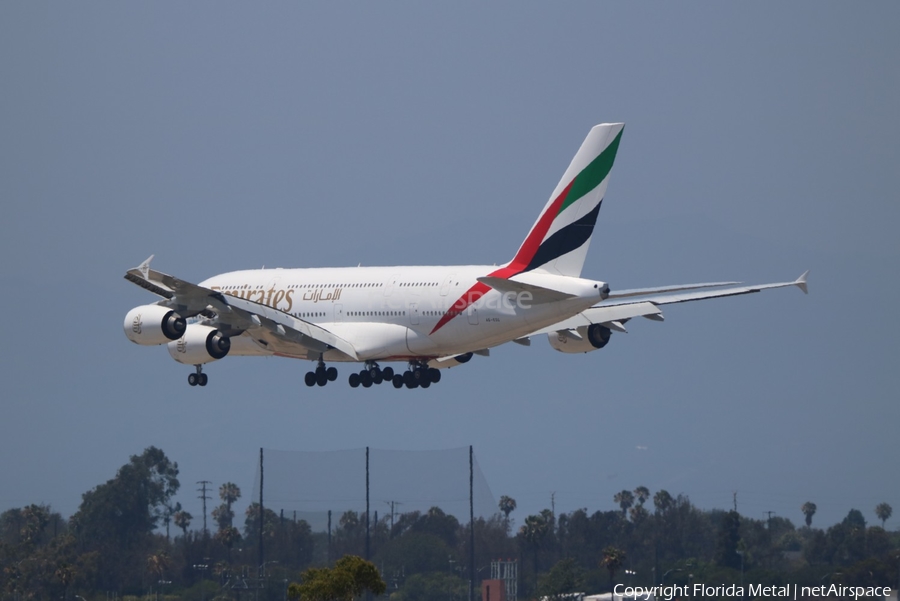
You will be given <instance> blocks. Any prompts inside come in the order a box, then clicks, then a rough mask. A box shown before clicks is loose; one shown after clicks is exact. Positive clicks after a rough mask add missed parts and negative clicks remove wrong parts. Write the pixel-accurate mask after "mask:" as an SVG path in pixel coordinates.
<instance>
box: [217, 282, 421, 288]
mask: <svg viewBox="0 0 900 601" xmlns="http://www.w3.org/2000/svg"><path fill="white" fill-rule="evenodd" d="M437 285H438V283H437V282H404V283H401V284H400V287H401V288H406V287H415V286H431V287H434V286H437ZM247 288H252V289H254V290H262V289H264V288H265V286H251V285H250V284H238V285H233V286H222V290H246V289H247ZM301 288H308V289H313V288H384V284H379V283H377V282H369V283H358V284H294V285H293V286H288V287H287V289H288V290H296V289H301Z"/></svg>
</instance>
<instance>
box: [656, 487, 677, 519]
mask: <svg viewBox="0 0 900 601" xmlns="http://www.w3.org/2000/svg"><path fill="white" fill-rule="evenodd" d="M672 503H674V499H672V495H670V494H669V491H667V490H659V491H657V493H656V494H655V495H653V506H654V507H655V508H656V513H666V512H667V511H669V509H670V508H671V507H672Z"/></svg>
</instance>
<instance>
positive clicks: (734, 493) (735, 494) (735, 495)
mask: <svg viewBox="0 0 900 601" xmlns="http://www.w3.org/2000/svg"><path fill="white" fill-rule="evenodd" d="M731 496H732V498H733V499H734V512H735V513H737V491H734V492H733V493H731Z"/></svg>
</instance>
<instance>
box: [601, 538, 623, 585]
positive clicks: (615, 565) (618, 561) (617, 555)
mask: <svg viewBox="0 0 900 601" xmlns="http://www.w3.org/2000/svg"><path fill="white" fill-rule="evenodd" d="M625 559H626V556H625V551H623V550H622V549H618V548H616V547H612V546H610V547H606V548H605V549H603V557H602V558H601V559H600V565H601V566H603V567H605V568H606V569H607V570H608V571H609V590H611V591H613V590H615V588H616V587H615V582H614V581H615V578H616V572H618V571H619V570H620V569H621V568H622V566H623V565H625Z"/></svg>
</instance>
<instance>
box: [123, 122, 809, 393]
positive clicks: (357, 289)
mask: <svg viewBox="0 0 900 601" xmlns="http://www.w3.org/2000/svg"><path fill="white" fill-rule="evenodd" d="M623 128H624V124H623V123H605V124H601V125H597V126H595V127H593V128H592V129H591V131H590V133H589V134H588V136H587V138H586V139H585V140H584V142H583V143H582V145H581V148H580V149H579V150H578V153H577V154H576V155H575V158H574V159H572V162H571V164H570V165H569V168H568V169H567V170H566V172H565V174H564V175H563V177H562V179H561V180H560V182H559V184H557V186H556V189H555V190H554V191H553V194H552V195H551V196H550V200H549V201H548V202H547V204H546V206H545V207H544V210H543V211H541V214H540V216H539V217H538V219H537V221H536V222H535V224H534V225H533V226H532V228H531V230H530V231H529V232H528V236H527V237H526V238H525V241H524V242H522V245H521V246H520V247H519V250H518V251H517V252H516V254H515V256H514V257H513V259H512V260H511V261H509V262H508V263H506V264H504V265H502V266H500V267H497V266H486V265H459V266H432V267H422V266H413V267H348V268H337V269H335V268H322V269H280V268H279V269H258V270H248V271H234V272H230V273H224V274H222V275H217V276H214V277H212V278H210V279H208V280H206V281H204V282H201V283H200V284H199V285H197V284H191V283H189V282H186V281H184V280H180V279H178V278H176V277H173V276H170V275H166V274H164V273H160V272H158V271H155V270H153V269H150V261H151V259H153V257H152V256H151V257H150V258H148V259H147V260H146V261H144V262H143V263H141V265H140V266H139V267H136V268H134V269H131V270H129V271H128V272H127V274H126V275H125V278H126V279H127V280H129V281H131V282H134V283H135V284H137V285H138V286H141V287H142V288H146V289H147V290H149V291H150V292H153V293H155V294H157V295H159V296H161V297H162V300H160V301H158V302H156V303H155V304H150V305H143V306H140V307H136V308H134V309H132V310H131V311H129V312H128V314H127V315H126V316H125V324H124V328H125V335H126V336H127V337H128V339H129V340H131V341H132V342H135V343H137V344H141V345H161V344H166V345H167V346H168V349H169V354H170V355H171V356H172V358H173V359H175V360H176V361H178V362H179V363H184V364H186V365H193V366H195V368H196V370H195V372H194V373H191V374H190V376H189V377H188V382H189V383H190V385H191V386H196V385H200V386H206V384H207V374H205V373H203V368H202V366H203V365H204V364H206V363H209V362H211V361H216V360H219V359H222V358H224V357H225V356H226V355H232V356H237V355H241V356H246V355H255V356H270V355H276V356H280V357H290V358H294V359H306V360H310V361H316V362H317V367H316V368H315V369H314V370H313V371H310V372H308V373H307V374H306V379H305V381H306V384H307V385H308V386H315V385H318V386H325V385H326V384H327V383H328V382H332V381H334V380H335V379H337V375H338V374H337V369H336V368H335V367H326V362H357V363H363V365H364V367H363V368H362V370H360V371H359V372H358V373H357V372H354V373H351V374H350V378H349V381H350V386H352V387H354V388H356V387H358V386H359V385H360V384H361V385H362V386H364V387H366V388H368V387H370V386H372V384H380V383H382V382H383V381H390V382H391V383H392V384H393V385H394V387H395V388H402V387H403V386H406V387H407V388H416V387H422V388H428V387H429V386H430V385H431V384H434V383H437V382H439V381H440V379H441V371H440V369H441V368H446V367H453V366H456V365H459V364H462V363H466V362H467V361H469V360H470V359H471V358H472V356H473V355H485V356H486V355H488V349H490V348H492V347H495V346H498V345H500V344H504V343H507V342H517V343H520V344H525V345H528V344H530V338H531V337H534V336H539V335H547V337H548V339H549V341H550V345H551V346H552V347H553V348H554V349H556V350H558V351H561V352H564V353H586V352H589V351H594V350H597V349H601V348H603V347H605V346H606V344H607V343H608V342H609V339H610V336H611V334H612V332H613V331H617V332H625V331H626V330H625V327H624V324H625V323H626V322H627V321H628V320H629V319H632V318H634V317H645V318H648V319H651V320H656V321H662V320H663V315H662V311H661V309H660V307H661V306H662V305H667V304H671V303H682V302H687V301H695V300H701V299H707V298H716V297H722V296H734V295H738V294H748V293H752V292H759V291H760V290H764V289H769V288H782V287H785V286H797V287H798V288H800V289H801V290H803V292H804V293H806V292H807V287H806V276H807V274H808V273H809V272H806V273H804V274H803V275H801V276H800V277H799V278H798V279H796V280H794V281H792V282H781V283H775V284H763V285H759V286H741V285H739V284H740V282H715V283H704V284H686V285H681V286H667V287H660V288H644V289H639V290H624V291H619V292H615V291H611V290H610V287H609V286H608V285H607V284H606V283H605V282H602V281H599V280H591V279H585V278H582V277H581V269H582V266H583V264H584V259H585V256H586V255H587V252H588V246H589V245H590V243H591V235H592V234H593V231H594V224H595V223H596V221H597V214H598V212H599V211H600V204H601V202H602V200H603V196H604V194H605V193H606V187H607V184H608V182H609V174H610V170H611V169H612V165H613V161H614V159H615V157H616V151H617V150H618V147H619V141H620V140H621V138H622V130H623ZM398 361H402V362H404V363H406V364H407V365H408V368H407V369H406V370H405V371H404V372H403V373H402V374H401V373H399V372H395V371H394V370H393V369H392V368H391V367H390V366H386V367H384V368H382V367H381V364H382V363H387V362H398Z"/></svg>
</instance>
